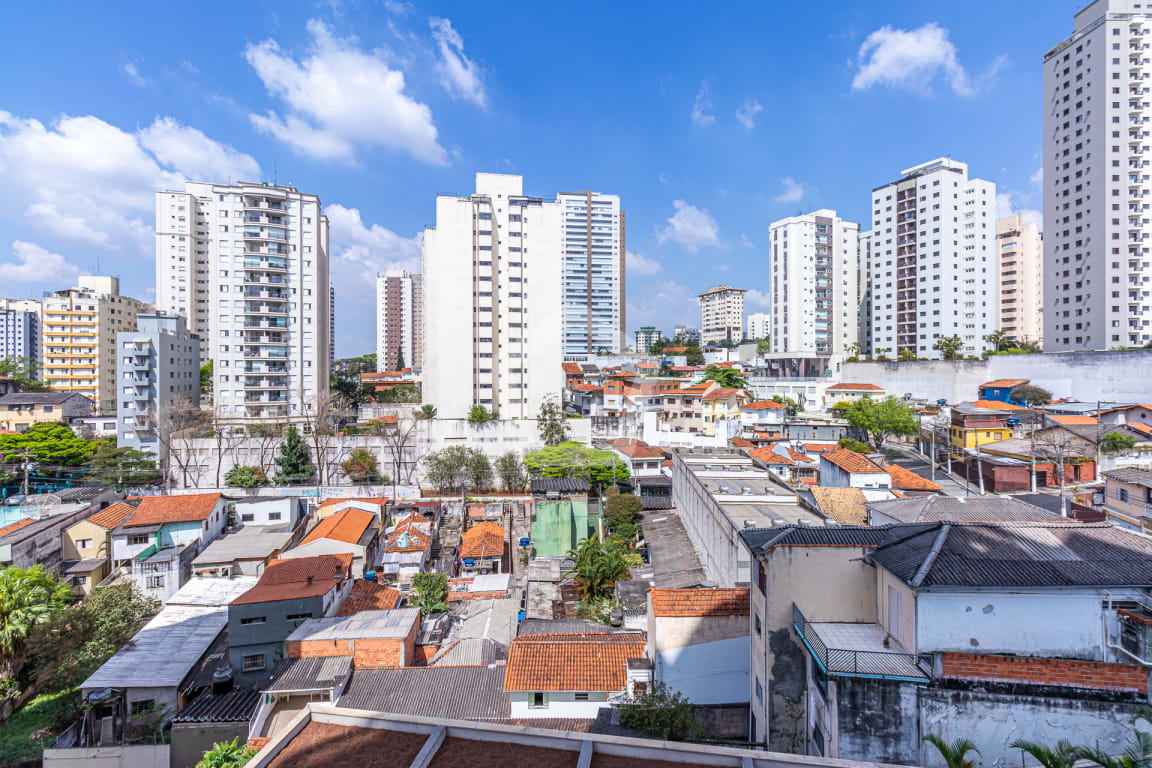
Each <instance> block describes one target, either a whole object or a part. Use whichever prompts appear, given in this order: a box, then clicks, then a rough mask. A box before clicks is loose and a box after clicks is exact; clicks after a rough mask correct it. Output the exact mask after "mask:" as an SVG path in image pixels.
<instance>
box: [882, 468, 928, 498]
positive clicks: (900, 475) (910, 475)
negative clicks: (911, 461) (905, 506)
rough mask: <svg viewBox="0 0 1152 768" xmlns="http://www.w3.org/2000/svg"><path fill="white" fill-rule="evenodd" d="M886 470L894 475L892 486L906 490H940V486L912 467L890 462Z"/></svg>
mask: <svg viewBox="0 0 1152 768" xmlns="http://www.w3.org/2000/svg"><path fill="white" fill-rule="evenodd" d="M884 471H885V472H887V473H888V474H889V475H891V476H892V487H893V488H899V489H901V490H905V491H939V490H942V489H941V488H940V486H938V485H936V483H934V482H932V481H931V480H929V479H928V478H926V477H920V475H918V474H916V473H915V472H913V471H912V470H910V469H905V468H904V467H902V466H900V465H899V464H889V465H888V466H886V467H884Z"/></svg>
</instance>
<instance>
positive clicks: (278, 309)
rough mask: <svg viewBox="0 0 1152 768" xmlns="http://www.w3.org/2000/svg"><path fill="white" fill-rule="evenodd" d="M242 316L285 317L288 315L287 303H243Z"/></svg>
mask: <svg viewBox="0 0 1152 768" xmlns="http://www.w3.org/2000/svg"><path fill="white" fill-rule="evenodd" d="M244 314H246V315H286V314H288V303H287V302H275V303H261V302H258V301H246V302H244Z"/></svg>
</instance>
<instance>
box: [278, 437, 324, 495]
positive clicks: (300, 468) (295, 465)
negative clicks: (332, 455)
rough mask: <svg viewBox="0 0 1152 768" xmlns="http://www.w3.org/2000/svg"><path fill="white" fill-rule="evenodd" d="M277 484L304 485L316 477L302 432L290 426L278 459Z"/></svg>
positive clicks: (281, 445)
mask: <svg viewBox="0 0 1152 768" xmlns="http://www.w3.org/2000/svg"><path fill="white" fill-rule="evenodd" d="M276 467H277V472H276V482H277V483H278V484H280V485H302V484H304V483H307V482H309V481H310V480H311V479H312V478H313V477H315V475H316V470H315V469H314V468H313V467H312V459H311V457H310V456H309V455H308V446H307V444H306V443H305V442H304V438H303V437H301V436H300V432H299V431H298V430H297V429H296V427H294V426H291V425H290V426H289V427H288V430H287V432H286V433H285V435H284V442H283V443H281V444H280V455H279V456H278V457H276Z"/></svg>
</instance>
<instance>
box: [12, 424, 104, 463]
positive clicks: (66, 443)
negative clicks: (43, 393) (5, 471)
mask: <svg viewBox="0 0 1152 768" xmlns="http://www.w3.org/2000/svg"><path fill="white" fill-rule="evenodd" d="M101 444H102V441H99V440H85V439H84V438H82V437H77V436H76V434H75V433H74V432H73V431H72V430H71V429H69V428H68V427H66V426H64V425H63V424H56V423H49V422H45V423H41V424H35V425H33V426H32V427H30V428H29V429H28V430H27V431H26V432H21V433H20V434H16V435H0V462H17V461H23V457H24V454H25V453H27V454H28V455H29V456H30V457H31V459H32V460H33V461H36V462H41V463H44V464H48V465H50V466H54V467H82V466H84V465H85V464H87V463H88V461H89V460H90V459H91V458H92V454H94V453H95V452H96V449H97V448H98V447H99V446H100V445H101Z"/></svg>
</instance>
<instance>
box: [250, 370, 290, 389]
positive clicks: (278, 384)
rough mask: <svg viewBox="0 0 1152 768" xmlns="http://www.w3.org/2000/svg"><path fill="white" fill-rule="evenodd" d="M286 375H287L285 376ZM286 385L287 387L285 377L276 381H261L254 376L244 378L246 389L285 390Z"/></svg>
mask: <svg viewBox="0 0 1152 768" xmlns="http://www.w3.org/2000/svg"><path fill="white" fill-rule="evenodd" d="M285 375H287V374H285ZM284 385H285V381H284V379H283V377H280V378H275V379H261V378H256V377H253V376H245V377H244V388H245V389H274V390H283V389H284Z"/></svg>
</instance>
